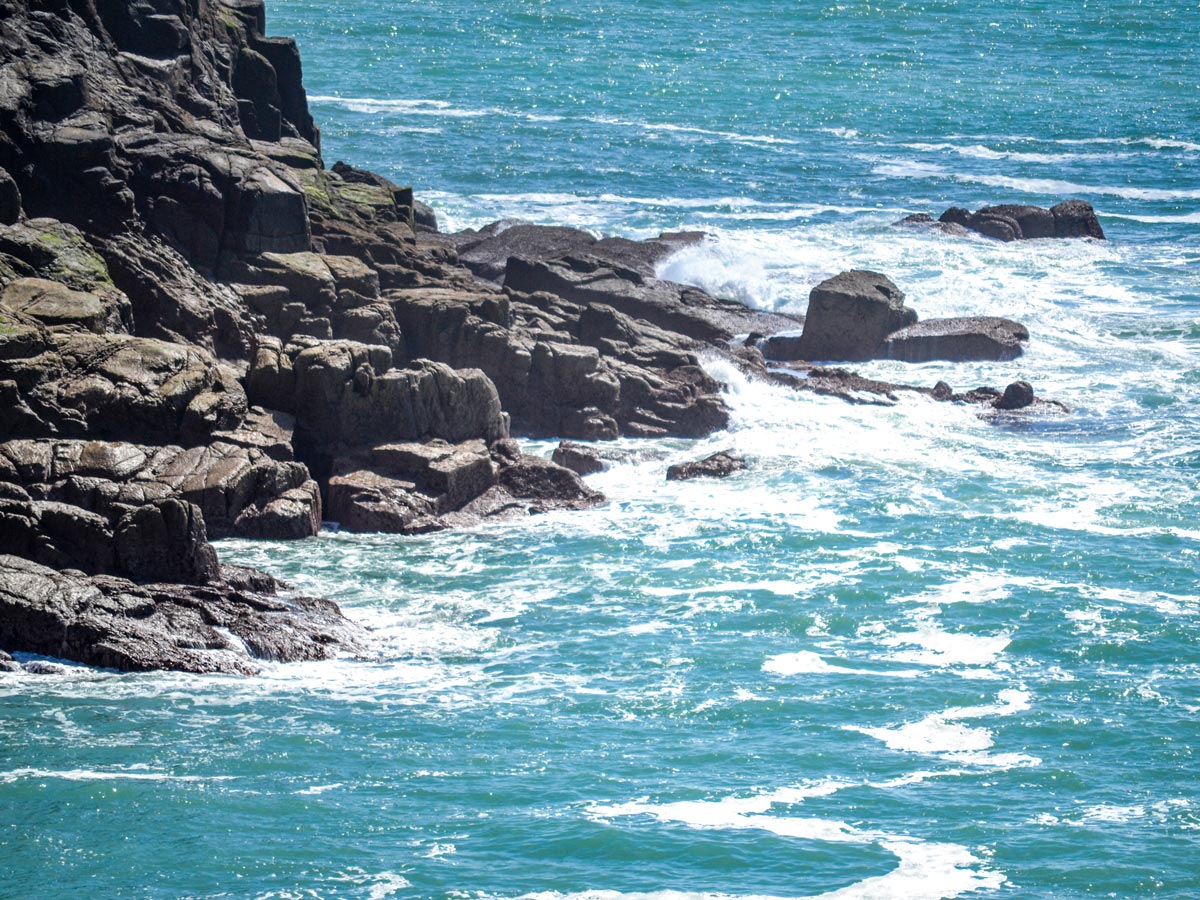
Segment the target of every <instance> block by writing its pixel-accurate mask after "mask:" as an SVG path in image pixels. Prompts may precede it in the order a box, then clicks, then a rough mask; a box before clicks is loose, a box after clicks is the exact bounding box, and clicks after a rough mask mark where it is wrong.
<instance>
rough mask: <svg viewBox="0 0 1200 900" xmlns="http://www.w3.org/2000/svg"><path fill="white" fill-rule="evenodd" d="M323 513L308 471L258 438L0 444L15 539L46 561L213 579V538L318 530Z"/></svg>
mask: <svg viewBox="0 0 1200 900" xmlns="http://www.w3.org/2000/svg"><path fill="white" fill-rule="evenodd" d="M236 435H237V433H234V435H233V436H235V437H236ZM320 520H321V503H320V492H319V490H318V487H317V485H316V483H315V482H314V481H312V480H311V479H310V478H309V477H308V470H307V469H306V468H305V467H304V466H303V465H301V464H300V463H296V462H280V461H277V460H275V459H272V458H271V457H270V456H268V455H267V454H266V453H265V452H264V451H263V450H261V449H259V448H255V447H249V448H248V447H242V446H238V445H236V444H228V443H224V442H220V441H218V442H214V443H212V444H210V445H207V446H201V447H193V448H189V449H183V448H180V447H145V446H138V445H135V444H126V443H110V442H104V441H69V440H57V441H49V440H40V441H30V440H17V441H8V442H6V443H3V444H0V535H2V536H3V537H4V538H5V540H4V546H5V548H6V549H7V550H9V551H10V552H13V553H17V554H19V555H23V556H27V557H28V558H30V559H34V560H36V561H38V562H42V563H44V564H46V565H54V566H58V567H66V568H74V569H81V570H83V571H85V572H88V573H90V574H118V575H123V576H125V577H129V578H133V579H135V580H155V581H168V580H175V581H182V582H188V583H194V582H203V581H205V580H208V579H210V578H212V577H213V576H214V573H215V565H216V558H215V555H213V552H212V548H211V546H209V545H208V543H207V538H208V537H227V536H231V535H240V536H243V537H269V538H302V537H309V536H311V535H313V534H316V532H317V528H318V527H319V525H320Z"/></svg>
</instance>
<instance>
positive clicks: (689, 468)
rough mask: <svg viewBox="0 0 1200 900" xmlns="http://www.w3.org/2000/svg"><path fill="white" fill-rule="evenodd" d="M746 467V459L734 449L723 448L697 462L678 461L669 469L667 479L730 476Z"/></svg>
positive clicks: (681, 479) (679, 479)
mask: <svg viewBox="0 0 1200 900" xmlns="http://www.w3.org/2000/svg"><path fill="white" fill-rule="evenodd" d="M745 468H746V461H745V460H744V459H742V457H740V456H735V455H734V454H733V452H732V451H729V450H722V451H721V452H720V453H714V454H713V455H712V456H707V457H705V458H704V459H700V460H696V461H695V462H686V463H677V464H676V465H673V466H670V467H669V468H668V469H667V481H687V480H690V479H692V478H728V477H729V476H730V475H732V474H733V473H734V472H741V471H742V470H743V469H745Z"/></svg>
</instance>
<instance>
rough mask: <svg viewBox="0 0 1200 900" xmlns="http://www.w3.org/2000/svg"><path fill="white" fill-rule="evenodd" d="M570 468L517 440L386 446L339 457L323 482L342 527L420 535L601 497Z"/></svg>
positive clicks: (577, 506)
mask: <svg viewBox="0 0 1200 900" xmlns="http://www.w3.org/2000/svg"><path fill="white" fill-rule="evenodd" d="M603 499H604V498H603V496H602V495H601V494H599V493H597V492H596V491H593V490H591V489H590V488H588V487H587V486H586V485H584V484H583V482H582V481H581V480H580V479H579V476H578V475H577V474H575V473H574V472H573V471H571V470H570V469H567V468H564V467H562V466H560V465H557V464H555V463H552V462H549V461H547V460H544V459H541V458H539V457H535V456H529V455H527V454H524V453H522V452H521V451H520V449H519V447H517V446H516V444H515V442H512V441H499V442H497V443H496V444H494V445H493V446H492V447H491V448H490V449H489V448H488V447H487V446H486V445H485V444H484V443H483V442H482V441H468V442H465V443H462V444H449V443H446V442H444V441H433V442H428V443H424V444H418V443H404V444H389V445H383V446H379V447H375V448H373V449H372V450H371V451H370V452H369V453H360V454H357V455H355V456H350V457H346V458H344V459H342V460H339V461H338V463H337V467H336V469H335V474H334V475H333V477H331V478H330V480H329V508H328V513H329V516H330V518H331V519H333V520H334V521H337V522H338V523H339V524H340V525H341V526H342V528H344V529H345V530H347V531H384V532H393V533H400V534H423V533H426V532H430V531H439V530H441V529H443V528H447V527H466V526H469V525H472V524H476V523H478V522H480V521H482V520H484V519H494V518H497V517H502V516H513V515H529V514H530V513H538V512H547V511H549V510H553V509H584V508H586V507H589V506H595V505H596V504H597V503H600V502H603Z"/></svg>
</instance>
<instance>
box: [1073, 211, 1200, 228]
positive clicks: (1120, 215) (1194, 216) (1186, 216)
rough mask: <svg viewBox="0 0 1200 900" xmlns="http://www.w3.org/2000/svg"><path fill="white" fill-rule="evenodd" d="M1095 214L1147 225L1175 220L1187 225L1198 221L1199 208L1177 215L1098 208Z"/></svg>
mask: <svg viewBox="0 0 1200 900" xmlns="http://www.w3.org/2000/svg"><path fill="white" fill-rule="evenodd" d="M1097 214H1098V215H1100V216H1101V217H1103V218H1109V219H1127V220H1129V221H1130V222H1143V223H1145V224H1147V225H1166V224H1171V223H1176V222H1178V223H1181V224H1189V225H1190V224H1196V223H1200V210H1197V211H1196V212H1190V213H1179V214H1178V215H1139V214H1137V213H1128V212H1108V211H1099V210H1098V211H1097Z"/></svg>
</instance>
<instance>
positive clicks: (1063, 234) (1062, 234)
mask: <svg viewBox="0 0 1200 900" xmlns="http://www.w3.org/2000/svg"><path fill="white" fill-rule="evenodd" d="M904 221H905V223H907V224H920V223H928V224H941V225H943V226H944V225H951V226H960V227H962V228H965V229H967V230H969V231H974V232H977V233H978V234H982V235H986V236H987V237H990V238H995V239H996V240H1000V241H1023V240H1034V239H1036V238H1077V237H1090V238H1095V239H1097V240H1101V241H1102V240H1104V229H1103V228H1101V227H1100V220H1099V219H1097V218H1096V211H1095V210H1094V209H1092V205H1091V204H1090V203H1086V202H1084V201H1083V200H1067V201H1064V202H1063V203H1060V204H1058V205H1057V206H1053V207H1051V208H1050V209H1044V208H1043V207H1040V206H1021V205H1016V204H1002V205H1000V206H984V207H982V208H980V209H979V210H977V211H976V212H971V211H970V210H966V209H962V208H961V207H951V208H950V209H948V210H946V211H945V212H944V213H942V215H941V217H940V218H939V219H938V223H933V220H932V219H931V218H930V217H929V216H925V217H924V218H920V217H919V215H918V216H909V217H908V218H907V219H905V220H904Z"/></svg>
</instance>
